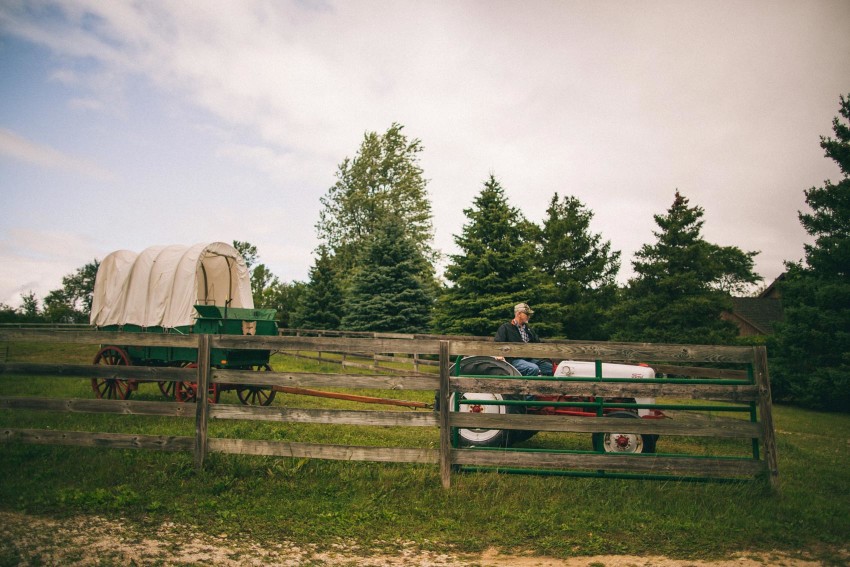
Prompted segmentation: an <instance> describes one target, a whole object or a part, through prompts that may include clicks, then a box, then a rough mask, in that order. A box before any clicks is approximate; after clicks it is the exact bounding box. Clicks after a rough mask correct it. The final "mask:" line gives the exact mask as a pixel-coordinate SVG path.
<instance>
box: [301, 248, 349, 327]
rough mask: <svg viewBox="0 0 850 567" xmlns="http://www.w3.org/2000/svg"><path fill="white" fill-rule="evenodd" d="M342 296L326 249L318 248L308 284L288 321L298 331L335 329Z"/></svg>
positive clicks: (338, 321)
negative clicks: (299, 329) (290, 321)
mask: <svg viewBox="0 0 850 567" xmlns="http://www.w3.org/2000/svg"><path fill="white" fill-rule="evenodd" d="M342 309H343V295H342V290H341V289H340V287H339V285H338V283H337V277H336V271H335V270H334V264H333V261H332V259H331V257H330V255H329V254H328V249H327V248H326V247H324V246H320V247H319V256H318V257H317V258H316V262H315V264H314V265H313V267H312V268H310V281H308V282H307V285H306V286H305V288H304V293H303V295H302V297H301V301H300V303H299V305H298V307H297V308H296V309H295V312H294V313H293V318H292V326H293V327H299V328H302V329H331V330H335V329H339V323H340V320H341V319H342Z"/></svg>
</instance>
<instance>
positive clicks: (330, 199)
mask: <svg viewBox="0 0 850 567" xmlns="http://www.w3.org/2000/svg"><path fill="white" fill-rule="evenodd" d="M403 128H404V127H403V126H402V125H400V124H397V123H393V124H392V126H390V128H389V129H388V130H387V131H386V133H384V134H381V135H379V134H378V133H377V132H369V133H367V134H366V135H365V136H364V139H363V142H362V144H361V145H360V149H359V150H358V152H357V155H356V156H355V157H354V159H350V158H345V160H343V162H342V163H341V164H340V165H339V168H338V169H337V172H336V178H337V181H336V183H335V184H334V185H333V186H332V187H331V188H330V189H329V190H328V192H327V194H326V195H325V196H324V197H322V198H321V203H322V206H323V209H322V210H321V212H320V213H319V222H318V223H317V224H316V228H317V230H318V233H319V238H320V239H321V240H322V241H323V243H324V244H325V245H326V246H327V247H328V250H329V252H330V254H331V257H332V258H333V260H334V262H335V263H336V270H337V273H338V274H339V275H340V276H342V277H343V279H344V280H345V283H347V281H348V278H349V274H353V273H354V271H355V270H356V269H357V267H358V266H359V264H360V259H361V257H362V252H363V250H364V249H365V246H366V245H367V244H368V242H369V239H370V237H371V236H372V235H374V234H375V232H376V231H378V230H380V229H381V228H382V227H383V226H384V225H386V224H387V223H388V222H390V221H392V220H395V219H398V220H400V221H401V223H402V226H404V228H405V234H406V235H407V237H409V238H410V239H411V240H412V241H413V243H414V244H415V246H416V248H417V250H418V252H419V257H421V258H422V262H421V265H420V266H418V269H419V270H420V271H421V272H422V273H423V274H428V275H429V276H430V277H433V275H432V274H433V271H434V270H433V267H432V264H431V262H433V261H434V260H435V259H436V256H437V254H436V252H435V251H434V250H433V248H432V245H431V241H432V239H433V226H432V221H431V203H430V201H429V200H428V193H427V188H426V185H427V181H426V179H425V177H424V176H423V172H422V168H421V167H420V165H419V154H420V152H421V151H422V143H421V141H420V140H418V139H413V140H408V138H407V136H405V135H404V133H403V132H402V130H403ZM343 287H346V285H345V284H343Z"/></svg>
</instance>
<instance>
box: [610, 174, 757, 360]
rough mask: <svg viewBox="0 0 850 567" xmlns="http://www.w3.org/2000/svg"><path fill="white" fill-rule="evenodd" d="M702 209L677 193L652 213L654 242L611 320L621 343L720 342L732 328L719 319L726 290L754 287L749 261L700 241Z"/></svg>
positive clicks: (642, 253) (726, 306)
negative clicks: (669, 203) (665, 207)
mask: <svg viewBox="0 0 850 567" xmlns="http://www.w3.org/2000/svg"><path fill="white" fill-rule="evenodd" d="M703 215H704V212H703V209H702V207H699V206H694V207H690V206H688V199H687V198H686V197H684V196H682V195H681V194H679V192H678V191H677V192H676V196H675V199H674V201H673V205H672V206H671V207H670V209H668V211H667V214H665V215H655V222H656V224H657V225H658V227H659V228H660V230H659V231H658V232H655V233H654V234H655V237H656V238H657V241H656V243H655V244H653V245H649V244H644V245H643V247H642V248H641V249H640V250H639V251H638V252H637V253H636V254H635V260H634V261H633V262H632V265H633V267H634V270H635V273H636V274H637V276H636V277H635V278H633V279H631V280H630V281H629V284H628V286H627V287H626V289H625V290H624V294H623V299H622V301H621V303H620V304H619V305H618V306H617V307H616V308H615V310H614V312H613V313H612V317H611V319H610V322H611V324H612V325H613V337H614V338H616V339H618V340H626V341H648V342H674V343H692V344H700V343H703V344H723V343H729V342H732V341H733V340H734V339H735V337H736V336H737V328H736V327H735V326H734V325H733V324H732V323H730V322H728V321H725V320H723V319H721V318H720V316H721V313H722V312H723V311H724V310H730V309H731V307H732V304H731V298H730V296H729V294H728V291H727V289H728V288H729V287H730V286H731V287H733V288H737V287H741V286H744V285H748V284H754V283H756V282H757V281H759V280H761V277H760V276H758V275H757V274H755V273H754V272H753V257H755V255H756V254H758V252H744V251H742V250H740V249H739V248H737V247H732V246H718V245H716V244H711V243H709V242H707V241H706V240H704V239H703V237H702V234H701V231H702V226H703V223H704V221H703V220H702V217H703Z"/></svg>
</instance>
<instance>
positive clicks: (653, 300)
mask: <svg viewBox="0 0 850 567" xmlns="http://www.w3.org/2000/svg"><path fill="white" fill-rule="evenodd" d="M839 114H840V117H836V118H835V119H834V120H833V124H832V126H833V132H834V136H835V137H834V138H832V137H822V138H821V144H820V145H821V147H822V148H823V149H824V151H825V154H826V157H827V158H829V159H832V160H834V161H835V162H836V163H837V164H838V165H839V167H840V169H841V172H842V175H843V177H842V179H841V180H840V181H839V182H838V183H835V184H833V183H832V182H830V181H826V182H825V184H824V186H823V187H819V188H815V187H813V188H811V189H808V190H805V191H804V192H803V193H804V196H805V202H806V204H807V205H808V207H809V208H810V210H811V212H809V213H802V212H801V213H799V218H800V222H801V224H802V226H803V227H804V229H805V230H806V232H807V233H808V234H809V235H811V236H813V237H814V243H813V244H807V245H805V248H804V249H805V258H804V259H803V260H799V261H794V260H789V261H787V262H786V269H787V273H786V277H785V278H784V280H783V281H782V282H781V284H780V290H781V293H782V301H783V307H784V312H785V321H784V322H783V323H782V324H780V325H778V326H777V332H776V334H775V335H773V336H771V337H768V338H767V339H764V340H765V341H766V342H767V344H768V352H769V354H770V357H771V369H772V378H773V386H774V392H773V393H774V397H775V398H776V399H777V400H779V401H782V400H788V401H792V402H796V403H799V404H802V405H807V406H810V407H816V408H825V409H834V410H840V411H848V408H850V404H848V402H850V280H848V269H850V178H848V174H850V127H848V122H850V96H848V98H845V97H844V96H842V97H840V108H839ZM422 151H423V145H422V142H421V141H420V140H418V139H410V138H408V136H407V135H406V134H405V132H404V127H403V126H402V125H400V124H397V123H394V124H392V125H391V126H390V128H389V129H388V130H387V131H386V132H385V133H383V134H379V133H377V132H368V133H366V134H365V135H364V138H363V140H362V142H361V144H360V147H359V149H358V151H357V153H356V154H355V155H354V157H352V158H348V157H346V158H345V159H344V160H343V161H342V162H341V163H340V164H339V166H338V168H337V171H336V174H335V177H336V181H335V183H334V184H333V186H332V187H330V188H329V189H328V191H327V193H326V194H325V195H324V196H323V197H322V198H321V205H322V208H321V211H320V215H319V220H318V222H317V224H316V229H317V233H318V236H319V241H320V245H319V246H318V248H317V249H316V250H315V255H314V259H313V264H312V266H311V267H310V270H309V274H308V281H306V282H290V283H286V282H281V281H280V280H279V279H278V278H277V277H276V276H275V275H274V274H272V273H271V271H270V270H269V269H268V267H267V266H266V265H265V264H262V263H259V253H258V251H257V248H256V247H255V246H254V245H252V244H250V243H248V242H243V241H234V243H233V244H234V246H235V247H236V248H237V249H238V250H239V251H240V252H241V253H242V255H243V257H244V258H245V261H246V263H247V265H248V267H249V270H250V273H251V288H252V293H253V296H254V303H255V305H256V306H257V307H263V308H273V309H275V310H277V313H278V316H279V320H280V323H281V325H282V326H285V327H291V328H308V329H333V330H351V331H379V332H399V333H438V334H461V335H492V334H493V333H494V331H495V329H496V328H497V327H498V326H499V324H501V323H502V322H504V321H505V320H506V319H510V317H511V316H512V306H513V305H514V304H516V303H519V302H528V303H530V304H531V305H532V306H533V307H534V309H535V312H536V313H535V319H534V320H533V324H534V326H535V328H536V329H537V330H538V332H539V333H540V334H541V335H542V336H544V337H548V338H562V339H578V340H600V341H605V340H615V341H636V342H656V343H685V344H687V343H691V344H733V343H740V342H742V340H743V339H741V338H739V337H738V333H737V327H736V326H735V325H734V324H733V323H731V322H729V321H727V320H724V319H723V318H722V317H721V314H722V313H723V312H724V311H731V309H732V301H731V298H732V296H733V295H736V294H737V295H740V294H742V293H745V292H746V291H747V290H750V289H752V288H753V287H754V286H755V285H756V284H758V283H759V282H761V281H762V278H761V277H760V276H759V275H758V274H756V273H755V272H754V269H753V266H754V258H755V256H756V255H757V254H758V252H755V251H744V250H741V249H740V248H738V247H735V246H719V245H717V244H713V243H711V242H708V241H706V240H705V238H704V237H703V235H702V228H703V224H704V220H703V216H704V210H703V208H702V207H700V206H698V205H693V204H691V203H690V201H689V199H688V198H687V197H686V196H685V195H683V194H682V193H681V192H680V191H678V190H676V191H675V193H674V195H673V201H672V204H671V205H670V207H669V208H668V209H667V210H665V211H664V212H662V213H659V214H656V215H654V220H655V224H656V226H657V229H656V230H655V231H654V232H653V235H654V238H655V240H654V242H651V243H647V244H644V245H643V246H642V247H641V248H640V250H639V251H638V252H637V253H636V254H635V257H634V259H633V260H632V268H633V271H634V276H633V277H632V278H630V279H629V280H628V282H627V283H626V284H625V285H622V286H621V285H618V284H617V281H616V278H617V275H618V273H619V269H620V256H621V254H620V252H619V251H617V250H613V249H612V247H611V242H610V241H608V240H604V238H603V236H602V235H601V234H598V233H595V232H593V231H592V229H591V226H590V225H591V221H592V219H593V212H592V211H591V210H589V209H588V208H587V207H586V206H585V205H584V204H583V203H582V202H581V201H580V200H579V199H578V198H577V197H575V196H572V195H561V194H559V193H558V192H555V193H554V194H553V195H552V197H551V199H550V201H549V206H548V208H547V209H546V212H545V216H544V218H543V219H542V220H541V221H540V222H539V223H538V222H534V221H533V220H530V219H528V218H526V217H525V216H524V215H523V213H522V211H521V210H520V209H518V208H516V207H515V206H513V205H512V204H511V203H510V202H509V201H508V198H507V196H506V193H505V190H504V188H503V187H502V185H501V183H500V182H499V180H498V179H497V177H496V176H495V175H494V174H491V175H489V177H488V178H486V179H485V180H483V182H482V188H481V190H480V192H479V193H478V194H477V196H476V197H475V199H474V200H473V202H472V204H471V205H470V206H469V207H468V208H466V209H464V211H463V212H464V215H465V217H466V221H465V223H464V225H463V226H462V227H461V229H460V232H459V234H456V235H455V236H454V240H455V243H456V245H457V248H458V252H457V253H456V254H451V255H449V256H448V257H447V258H443V257H442V256H441V254H440V252H439V251H438V250H436V249H435V248H434V246H433V235H434V234H433V232H434V231H433V223H432V218H433V217H432V209H431V203H430V200H429V196H428V191H427V180H426V178H425V176H424V172H423V169H422V167H421V165H420V154H421V152H422ZM441 261H446V265H445V269H444V271H443V274H442V276H440V275H439V273H438V269H437V266H438V265H439V264H440V262H441ZM97 267H98V261H97V260H94V261H93V262H91V263H89V264H86V265H85V266H83V267H82V268H79V269H78V270H77V271H76V272H75V273H73V274H70V275H68V276H66V277H65V278H63V280H62V288H60V289H58V290H54V291H51V292H50V293H49V294H48V295H47V296H46V297H45V299H44V302H43V307H42V306H40V305H39V303H38V299H37V298H36V297H35V296H34V295H33V294H32V293H31V292H30V293H29V294H27V295H24V296H23V298H22V299H23V304H22V306H21V308H19V309H12V308H10V307H8V306H5V305H0V321H10V320H33V321H36V320H41V321H43V320H50V321H69V322H70V321H73V322H87V321H88V311H89V310H90V308H91V290H92V288H93V285H94V277H95V274H96V273H97Z"/></svg>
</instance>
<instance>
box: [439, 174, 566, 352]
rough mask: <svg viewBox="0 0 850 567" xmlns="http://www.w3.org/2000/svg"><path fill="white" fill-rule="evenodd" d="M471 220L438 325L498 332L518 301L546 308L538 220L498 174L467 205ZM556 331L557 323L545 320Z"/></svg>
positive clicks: (446, 329) (451, 268) (449, 275)
mask: <svg viewBox="0 0 850 567" xmlns="http://www.w3.org/2000/svg"><path fill="white" fill-rule="evenodd" d="M463 212H464V214H465V215H466V216H467V218H468V219H469V222H468V223H466V224H465V225H464V226H463V230H462V233H461V235H460V236H455V242H456V243H457V245H458V247H460V250H461V253H460V254H456V255H452V256H450V259H451V262H450V264H449V265H448V267H447V268H446V272H445V276H446V279H447V280H448V281H450V282H452V284H453V285H451V286H450V287H448V288H447V289H445V290H444V292H443V294H442V295H441V296H440V298H439V300H438V301H437V309H436V315H435V322H434V328H435V330H436V331H437V332H439V333H448V334H468V335H479V336H483V335H492V334H493V333H495V332H496V329H497V328H498V327H499V325H500V324H501V323H503V322H504V321H505V320H506V319H510V317H511V316H512V315H513V310H512V309H513V306H514V305H516V304H517V303H520V302H527V303H531V304H532V307H533V308H534V309H535V311H538V313H540V314H542V313H545V311H546V310H545V309H542V307H544V306H543V305H541V304H535V300H536V299H537V297H535V296H532V291H533V290H535V289H536V285H535V284H536V283H537V282H538V281H539V273H538V272H537V270H536V268H535V266H534V244H533V241H532V237H533V231H534V229H533V226H532V225H531V224H530V223H529V222H528V221H527V220H525V218H524V217H523V215H522V213H521V212H520V211H519V210H518V209H516V208H514V207H511V206H510V205H509V204H508V203H507V199H506V197H505V192H504V189H502V186H501V185H500V184H499V182H498V181H496V178H495V177H494V176H493V175H490V178H489V179H488V180H487V181H486V182H485V183H484V188H483V190H482V191H481V193H480V194H479V195H478V196H477V197H476V198H475V201H474V205H473V207H472V208H469V209H464V211H463ZM535 318H536V319H535V321H534V325H535V328H537V329H538V332H540V331H543V332H544V334H546V333H548V331H551V330H552V329H553V327H554V325H551V324H550V325H549V326H548V327H547V326H546V324H545V320H544V322H543V324H542V326H541V324H540V321H538V320H537V319H538V318H539V315H535Z"/></svg>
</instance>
